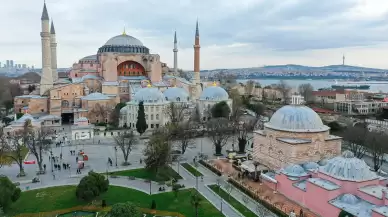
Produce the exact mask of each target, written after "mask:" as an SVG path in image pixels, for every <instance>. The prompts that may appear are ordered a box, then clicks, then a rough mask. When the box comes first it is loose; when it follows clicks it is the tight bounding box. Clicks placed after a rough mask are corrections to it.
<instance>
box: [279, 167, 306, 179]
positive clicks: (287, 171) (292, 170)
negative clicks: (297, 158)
mask: <svg viewBox="0 0 388 217" xmlns="http://www.w3.org/2000/svg"><path fill="white" fill-rule="evenodd" d="M282 173H283V174H284V175H286V176H292V177H301V176H307V175H308V174H307V173H306V171H305V170H304V169H303V167H301V166H300V165H298V164H292V165H289V166H287V167H285V168H284V169H283V170H282Z"/></svg>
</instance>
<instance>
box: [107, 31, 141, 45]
mask: <svg viewBox="0 0 388 217" xmlns="http://www.w3.org/2000/svg"><path fill="white" fill-rule="evenodd" d="M105 45H108V46H144V45H143V43H141V41H140V40H139V39H137V38H135V37H132V36H130V35H127V34H121V35H117V36H115V37H113V38H111V39H109V40H108V41H107V42H106V43H105Z"/></svg>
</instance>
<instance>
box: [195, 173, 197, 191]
mask: <svg viewBox="0 0 388 217" xmlns="http://www.w3.org/2000/svg"><path fill="white" fill-rule="evenodd" d="M195 182H196V183H195V184H196V187H197V190H198V176H196V177H195Z"/></svg>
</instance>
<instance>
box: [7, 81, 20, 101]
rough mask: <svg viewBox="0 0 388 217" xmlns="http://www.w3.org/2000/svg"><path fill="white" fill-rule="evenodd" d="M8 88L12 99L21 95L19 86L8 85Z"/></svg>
mask: <svg viewBox="0 0 388 217" xmlns="http://www.w3.org/2000/svg"><path fill="white" fill-rule="evenodd" d="M8 88H9V93H10V94H11V97H12V99H14V98H15V97H16V96H20V95H22V94H23V93H22V89H21V88H20V85H19V84H9V85H8Z"/></svg>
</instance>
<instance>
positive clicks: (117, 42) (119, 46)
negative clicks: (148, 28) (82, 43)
mask: <svg viewBox="0 0 388 217" xmlns="http://www.w3.org/2000/svg"><path fill="white" fill-rule="evenodd" d="M106 52H115V53H135V54H136V53H138V54H149V53H150V50H149V49H148V48H147V47H145V46H144V45H143V43H142V42H141V41H140V40H139V39H137V38H135V37H133V36H130V35H127V34H126V33H125V32H124V33H123V34H121V35H117V36H115V37H113V38H111V39H109V40H108V41H107V42H106V43H105V44H104V45H103V46H102V47H100V48H99V49H98V53H106Z"/></svg>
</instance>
